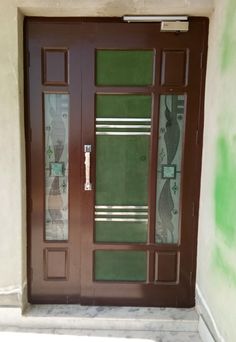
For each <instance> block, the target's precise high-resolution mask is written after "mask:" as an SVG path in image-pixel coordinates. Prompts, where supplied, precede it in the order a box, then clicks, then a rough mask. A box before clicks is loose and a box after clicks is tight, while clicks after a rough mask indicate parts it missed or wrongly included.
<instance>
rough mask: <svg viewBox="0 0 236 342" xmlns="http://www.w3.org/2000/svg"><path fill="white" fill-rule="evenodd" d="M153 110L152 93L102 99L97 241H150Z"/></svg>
mask: <svg viewBox="0 0 236 342" xmlns="http://www.w3.org/2000/svg"><path fill="white" fill-rule="evenodd" d="M151 112H152V96H151V95H134V94H122V95H120V94H119V95H118V94H109V95H108V94H103V95H97V96H96V135H97V137H96V196H95V198H96V208H95V237H94V239H95V241H96V242H113V243H114V242H115V243H119V242H120V243H122V242H123V243H141V242H146V241H147V224H148V173H149V170H148V169H149V143H150V141H149V140H150V130H151ZM130 206H131V209H130Z"/></svg>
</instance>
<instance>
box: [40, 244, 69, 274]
mask: <svg viewBox="0 0 236 342" xmlns="http://www.w3.org/2000/svg"><path fill="white" fill-rule="evenodd" d="M67 270H68V250H67V248H45V249H44V276H45V280H67V278H68V274H67V273H68V272H67Z"/></svg>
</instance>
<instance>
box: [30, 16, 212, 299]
mask: <svg viewBox="0 0 236 342" xmlns="http://www.w3.org/2000/svg"><path fill="white" fill-rule="evenodd" d="M27 20H32V21H34V20H35V21H38V20H40V21H49V20H50V21H58V20H62V21H63V22H64V21H66V22H73V21H76V22H77V21H81V22H98V23H99V22H101V23H102V22H111V23H113V22H119V23H122V22H123V20H122V18H108V17H106V18H101V17H100V18H99V17H97V18H95V17H92V18H90V17H86V18H37V17H34V18H27ZM199 20H202V21H204V22H205V38H204V47H203V53H202V60H201V63H202V65H201V87H200V106H199V116H198V132H197V135H196V137H194V139H197V149H196V155H195V160H196V169H195V170H194V175H195V176H194V178H195V191H194V194H195V195H194V203H195V205H194V207H193V216H194V219H193V220H194V226H195V230H194V232H193V236H194V253H193V255H194V256H195V257H193V260H192V261H191V262H192V269H193V272H192V274H191V280H190V282H191V288H192V297H194V293H195V281H196V261H197V230H198V229H197V228H198V208H199V196H200V181H201V163H202V144H203V124H204V95H205V77H206V60H207V34H208V19H207V18H202V17H196V18H191V21H199ZM143 25H145V24H143ZM24 37H25V40H24V43H25V49H24V70H25V73H24V76H25V80H26V82H25V84H29V83H28V72H27V68H28V64H29V59H28V53H27V41H26V37H27V32H26V30H25V33H24ZM24 98H25V104H26V105H25V137H26V160H27V164H26V165H27V170H26V175H27V227H28V229H27V240H28V241H30V239H31V229H30V207H31V205H32V203H31V200H30V197H31V196H30V194H31V189H30V186H29V184H30V158H29V156H30V151H29V149H30V144H29V142H30V140H31V131H30V127H29V125H28V123H29V119H28V118H29V96H28V88H27V86H26V85H25V92H24ZM153 164H154V165H155V161H153ZM151 172H152V177H154V176H153V172H154V170H153V168H152V171H151ZM153 193H154V192H152V193H150V196H151V198H153V196H154V195H153ZM155 200H156V199H155ZM153 216H154V215H153ZM151 220H154V218H153V217H152V218H151ZM27 259H28V263H27V271H28V284H29V283H30V280H31V276H32V273H31V268H30V250H29V245H28V247H27ZM29 288H30V287H28V289H29ZM28 291H29V290H28ZM29 297H30V292H29Z"/></svg>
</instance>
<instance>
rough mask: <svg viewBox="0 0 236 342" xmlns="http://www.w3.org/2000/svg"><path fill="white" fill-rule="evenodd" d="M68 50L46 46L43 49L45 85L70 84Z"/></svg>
mask: <svg viewBox="0 0 236 342" xmlns="http://www.w3.org/2000/svg"><path fill="white" fill-rule="evenodd" d="M68 62H69V60H68V50H67V49H65V48H44V49H43V50H42V64H43V65H42V71H43V74H42V77H43V84H44V85H55V86H65V85H68Z"/></svg>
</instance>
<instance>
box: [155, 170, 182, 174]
mask: <svg viewBox="0 0 236 342" xmlns="http://www.w3.org/2000/svg"><path fill="white" fill-rule="evenodd" d="M157 172H158V173H162V170H157ZM175 172H176V173H181V170H179V171H178V170H176V171H175Z"/></svg>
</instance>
